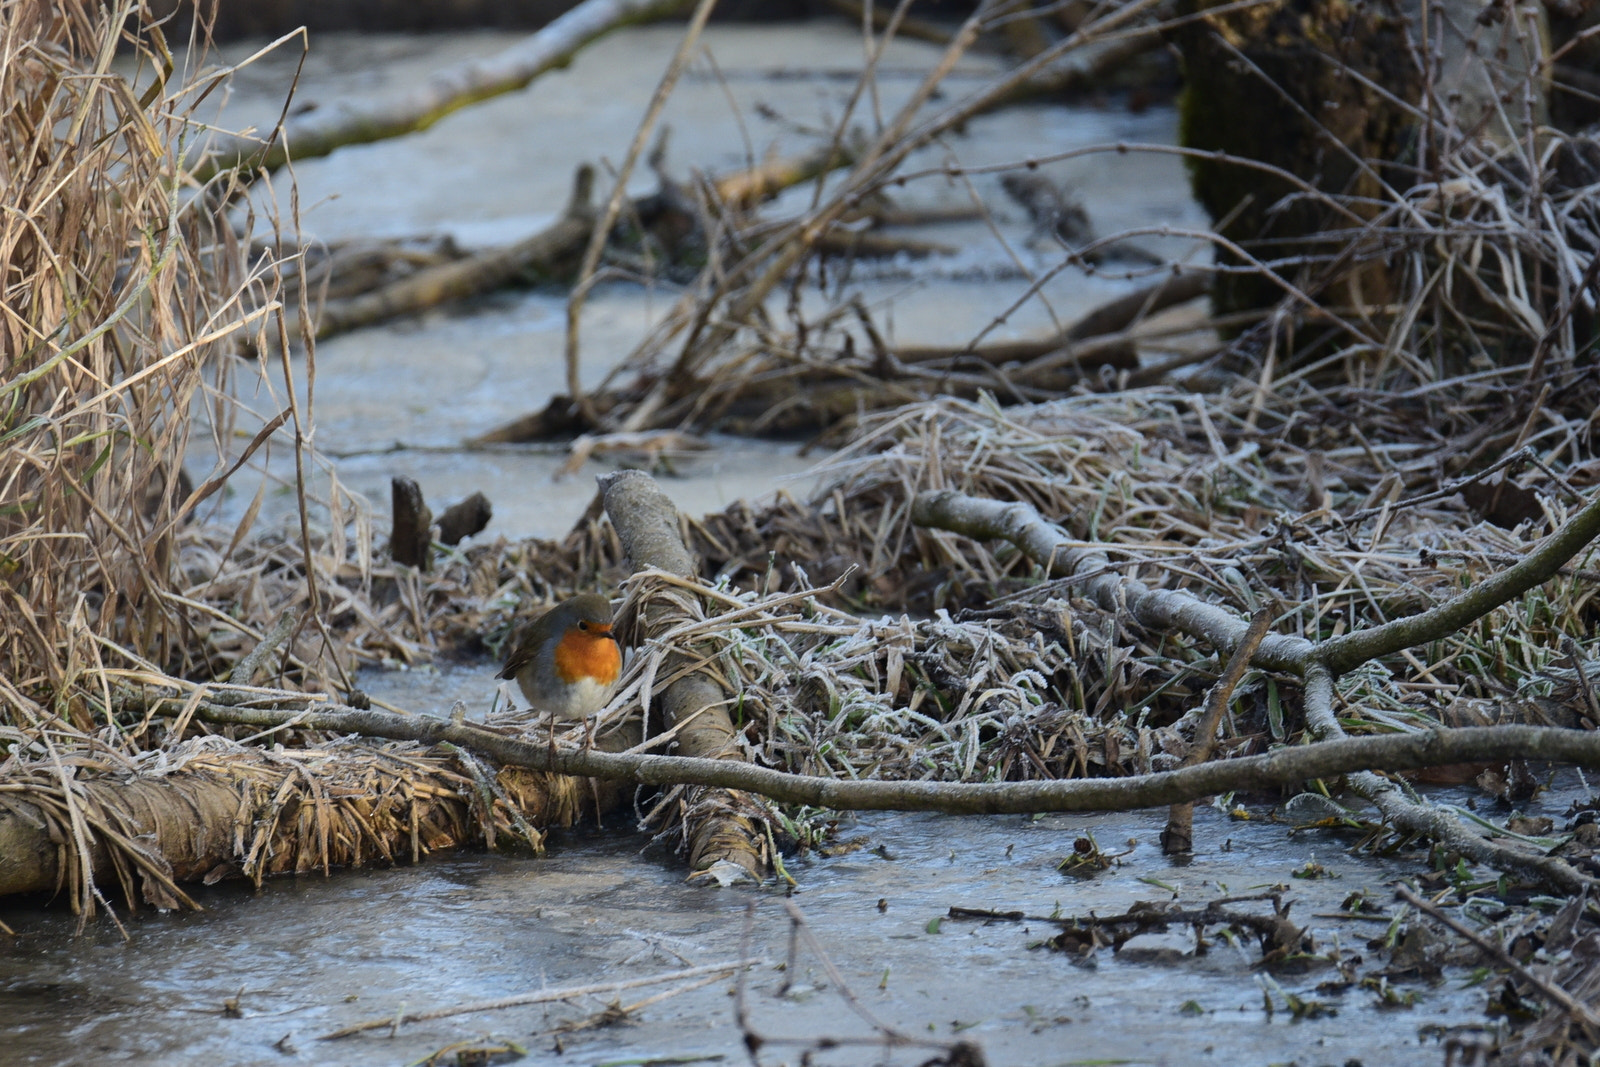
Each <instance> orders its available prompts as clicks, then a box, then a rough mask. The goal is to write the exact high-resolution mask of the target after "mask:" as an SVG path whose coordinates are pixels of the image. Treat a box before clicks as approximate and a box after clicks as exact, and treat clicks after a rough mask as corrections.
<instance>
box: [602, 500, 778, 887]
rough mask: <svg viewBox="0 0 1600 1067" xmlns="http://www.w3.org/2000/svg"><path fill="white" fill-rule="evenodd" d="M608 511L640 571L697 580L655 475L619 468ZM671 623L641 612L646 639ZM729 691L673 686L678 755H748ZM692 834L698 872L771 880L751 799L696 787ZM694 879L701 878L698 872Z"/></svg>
mask: <svg viewBox="0 0 1600 1067" xmlns="http://www.w3.org/2000/svg"><path fill="white" fill-rule="evenodd" d="M599 481H600V489H601V492H602V493H603V494H604V499H605V508H606V514H607V515H609V516H610V517H611V524H612V526H613V527H615V528H616V531H617V536H618V537H619V538H620V539H621V540H622V545H623V548H624V550H625V551H626V552H627V554H628V558H629V559H630V560H631V561H632V563H633V566H634V568H635V569H639V568H645V567H654V568H656V569H657V570H663V571H668V572H671V573H673V574H679V575H682V576H684V577H686V578H693V577H696V576H697V574H698V568H697V567H696V566H695V561H694V557H693V556H692V555H690V553H689V550H688V548H687V547H685V545H684V543H683V537H682V535H681V534H680V533H679V532H678V509H677V508H676V507H674V506H673V503H672V501H671V499H670V498H668V496H667V495H666V494H665V493H663V492H662V491H661V489H660V487H659V486H657V485H656V482H655V479H654V478H652V477H650V476H649V475H648V474H645V473H643V472H641V471H618V472H617V473H615V474H608V475H604V476H602V477H601V478H600V479H599ZM668 624H669V620H667V619H666V618H663V617H661V616H659V615H658V614H657V613H655V612H654V611H652V609H651V608H650V607H649V606H648V605H647V606H646V607H645V609H644V610H643V611H642V612H641V618H640V633H641V636H642V637H643V638H645V639H646V640H647V639H648V638H649V637H650V636H652V634H654V633H655V632H657V631H658V630H659V629H661V628H662V627H663V626H665V625H668ZM692 663H693V659H692V657H691V655H689V654H685V653H681V652H680V653H675V654H673V655H671V656H669V657H668V658H667V659H666V660H665V661H664V662H663V663H662V665H661V667H660V669H659V672H658V673H659V675H660V676H662V677H671V676H672V675H674V674H676V673H678V672H679V671H680V670H684V669H686V668H688V667H690V666H691V664H692ZM727 701H728V694H727V693H725V692H723V690H722V687H721V686H720V685H718V684H717V683H716V682H714V681H712V680H711V678H709V677H708V676H707V675H706V674H704V673H701V672H698V671H696V672H693V673H690V674H686V675H684V676H683V677H682V678H679V679H678V680H677V681H675V682H673V683H672V684H671V685H670V686H668V687H667V691H666V693H665V695H664V696H663V698H662V709H663V718H664V720H665V725H666V727H667V728H668V729H673V728H677V729H678V731H679V732H678V737H677V752H678V753H679V754H680V755H682V756H689V757H701V758H711V759H724V760H741V759H742V757H741V755H740V752H739V749H738V746H737V743H736V737H737V731H736V730H735V728H734V725H733V720H732V719H731V718H730V717H729V715H728V710H727V707H726V705H727ZM682 805H683V809H684V811H685V812H686V813H687V814H686V816H685V823H686V827H685V833H686V836H687V844H688V848H689V867H690V870H691V871H693V872H695V874H700V873H701V872H704V871H705V870H706V869H707V868H709V867H711V866H712V865H713V864H715V863H717V862H719V861H725V862H728V863H735V864H738V865H739V866H740V867H743V868H744V869H745V870H747V871H749V872H750V873H751V875H753V876H754V877H755V878H756V879H757V880H760V879H761V878H763V877H765V875H766V869H767V859H766V854H765V852H766V850H765V849H764V848H763V835H762V832H761V828H760V827H759V826H758V825H757V824H756V823H755V821H754V820H752V819H750V818H749V817H748V816H746V815H744V814H741V811H748V810H749V808H750V805H749V802H748V801H742V799H741V798H740V797H739V796H737V795H735V794H730V793H728V792H725V791H721V790H708V789H704V788H697V789H691V790H689V791H688V792H687V793H686V795H685V796H684V798H683V800H682ZM691 877H694V875H691Z"/></svg>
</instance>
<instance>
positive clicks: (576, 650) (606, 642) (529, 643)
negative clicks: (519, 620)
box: [495, 593, 622, 719]
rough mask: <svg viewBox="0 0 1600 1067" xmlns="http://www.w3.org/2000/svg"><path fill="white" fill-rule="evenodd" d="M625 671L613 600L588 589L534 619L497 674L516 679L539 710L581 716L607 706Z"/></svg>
mask: <svg viewBox="0 0 1600 1067" xmlns="http://www.w3.org/2000/svg"><path fill="white" fill-rule="evenodd" d="M621 673H622V648H621V646H619V645H618V644H617V638H616V635H615V634H614V633H612V632H611V602H610V601H608V600H607V599H606V598H605V597H603V596H600V595H598V594H596V593H584V594H581V595H579V596H575V597H573V598H572V599H570V600H564V601H562V602H561V603H559V604H557V605H556V606H555V607H553V608H551V609H550V610H549V611H547V612H545V613H544V614H543V615H541V616H539V617H538V618H537V619H535V620H534V621H533V622H532V623H531V624H530V625H529V626H528V629H527V630H526V631H525V632H524V633H523V635H522V639H521V640H520V641H518V642H517V645H516V648H515V649H514V650H513V651H512V653H511V657H510V658H509V659H507V660H506V665H505V666H504V667H502V668H501V670H500V673H499V674H497V675H495V677H497V678H515V679H516V680H517V687H518V688H519V689H521V690H522V695H523V696H524V697H527V699H528V703H529V704H532V705H533V707H534V710H536V711H544V712H549V713H551V714H553V715H554V716H555V717H556V718H558V719H581V718H583V717H584V716H585V715H589V714H591V713H593V712H596V711H599V710H600V709H601V708H603V707H605V703H606V700H607V699H608V698H609V697H610V696H611V689H612V687H613V686H615V685H616V684H617V677H618V675H620V674H621Z"/></svg>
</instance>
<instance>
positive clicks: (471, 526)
mask: <svg viewBox="0 0 1600 1067" xmlns="http://www.w3.org/2000/svg"><path fill="white" fill-rule="evenodd" d="M493 517H494V505H492V504H490V503H489V498H488V497H486V496H484V495H483V494H482V493H473V494H472V495H471V496H469V497H467V498H466V499H465V500H462V501H459V502H457V503H455V504H451V505H450V506H449V507H447V508H445V509H444V514H442V515H440V516H439V543H440V544H445V545H459V544H460V543H461V542H462V541H463V540H465V539H466V538H468V537H471V536H472V535H473V534H476V533H482V532H483V529H484V527H486V526H488V525H489V520H490V519H491V518H493Z"/></svg>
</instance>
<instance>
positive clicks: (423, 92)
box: [186, 0, 687, 182]
mask: <svg viewBox="0 0 1600 1067" xmlns="http://www.w3.org/2000/svg"><path fill="white" fill-rule="evenodd" d="M685 6H687V5H686V3H685V2H684V0H584V2H583V3H581V4H579V5H578V6H577V7H574V8H573V9H572V10H571V11H568V12H567V13H566V14H564V15H562V16H560V17H559V18H557V19H556V20H555V21H553V22H551V23H550V24H549V25H548V26H545V27H544V28H543V29H541V30H539V31H538V32H537V33H534V34H532V35H531V36H529V37H527V38H524V39H523V40H521V41H519V42H518V43H516V44H515V45H512V46H511V47H510V48H507V49H506V50H505V51H503V52H500V53H498V54H497V55H493V56H482V57H477V58H473V59H468V60H463V61H462V62H460V63H456V64H454V65H452V66H449V67H445V68H444V69H442V70H438V71H435V72H434V73H433V74H432V75H430V76H429V77H428V79H427V80H426V81H424V82H423V83H422V84H421V85H419V86H417V87H416V88H415V89H413V90H412V91H411V92H409V93H406V94H404V95H402V96H399V97H394V98H391V99H386V100H376V101H363V102H362V103H361V104H343V103H340V104H330V105H324V106H321V107H318V108H316V109H314V110H312V111H309V112H307V113H305V114H302V115H296V116H294V117H292V118H290V119H288V120H286V121H285V122H284V124H283V128H282V130H281V132H279V133H278V134H277V136H272V135H271V134H270V133H269V134H268V135H266V136H265V138H263V136H261V135H256V136H246V135H242V134H231V135H225V136H218V137H216V138H213V139H212V140H210V141H209V142H206V143H204V144H203V145H201V146H200V147H199V148H198V149H197V151H196V153H195V155H194V156H192V157H190V159H188V160H186V169H187V170H188V171H189V172H190V174H191V175H193V177H194V178H195V179H196V180H198V181H201V182H204V181H207V180H209V179H210V178H211V177H213V176H214V175H216V174H218V173H220V172H221V171H225V170H230V169H233V168H236V167H237V168H241V169H244V170H256V169H264V170H275V169H277V168H278V167H281V166H283V164H284V163H285V162H287V161H288V160H289V159H295V160H305V159H313V158H315V157H317V156H325V155H328V154H329V153H330V152H332V151H333V150H334V149H336V148H341V147H343V146H345V145H352V144H367V143H369V142H372V141H381V140H385V139H387V138H390V137H399V136H401V135H402V134H407V133H415V132H417V131H418V130H425V129H427V128H428V127H430V126H432V125H433V124H434V123H436V122H438V121H439V120H440V119H442V118H444V117H445V116H446V115H449V114H450V113H452V112H454V111H459V110H460V109H462V108H464V107H467V106H468V105H470V104H476V103H478V102H479V101H480V100H488V99H490V98H491V97H495V96H500V95H502V94H504V93H510V92H515V91H517V90H518V89H522V88H525V87H526V86H527V85H528V84H529V83H530V82H532V81H533V80H534V79H535V78H537V77H539V76H540V75H541V74H545V73H547V72H548V71H551V70H556V69H558V68H561V67H564V66H566V65H567V64H569V63H571V62H572V57H573V56H575V55H577V54H578V52H579V51H581V50H582V49H583V48H584V47H585V46H586V45H588V44H590V43H591V42H593V41H595V40H597V39H599V38H600V37H603V36H605V35H606V34H608V33H610V32H611V31H612V30H615V29H618V28H620V27H622V26H626V25H628V24H630V23H635V22H645V21H649V20H652V19H658V18H664V17H666V16H668V15H671V14H674V13H676V12H677V11H679V10H681V9H682V8H684V7H685Z"/></svg>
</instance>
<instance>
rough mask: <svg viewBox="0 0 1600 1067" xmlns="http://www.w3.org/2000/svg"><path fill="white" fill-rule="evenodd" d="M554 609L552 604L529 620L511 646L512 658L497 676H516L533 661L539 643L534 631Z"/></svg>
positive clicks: (509, 677)
mask: <svg viewBox="0 0 1600 1067" xmlns="http://www.w3.org/2000/svg"><path fill="white" fill-rule="evenodd" d="M554 610H555V605H551V606H550V607H547V608H545V609H544V610H543V611H541V612H539V614H537V615H535V616H534V617H533V618H531V619H529V620H528V624H527V625H526V626H524V627H523V628H522V633H521V635H520V636H518V638H517V643H516V644H515V645H513V646H512V648H511V656H510V658H508V659H507V660H506V665H505V666H504V667H501V668H500V673H499V674H497V675H495V677H496V678H506V679H511V678H515V677H516V676H517V672H518V671H520V670H522V668H524V667H526V666H527V665H528V664H529V663H531V662H533V654H534V652H535V651H536V650H537V649H536V646H537V644H538V641H537V640H536V639H535V637H534V631H535V630H536V629H538V626H539V623H540V622H542V621H543V620H544V617H545V616H546V615H548V614H550V613H551V612H552V611H554Z"/></svg>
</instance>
